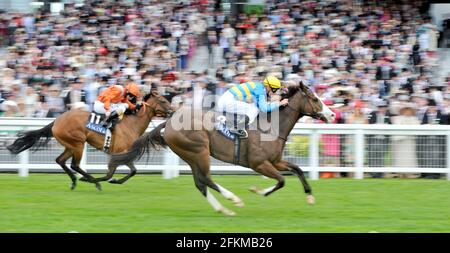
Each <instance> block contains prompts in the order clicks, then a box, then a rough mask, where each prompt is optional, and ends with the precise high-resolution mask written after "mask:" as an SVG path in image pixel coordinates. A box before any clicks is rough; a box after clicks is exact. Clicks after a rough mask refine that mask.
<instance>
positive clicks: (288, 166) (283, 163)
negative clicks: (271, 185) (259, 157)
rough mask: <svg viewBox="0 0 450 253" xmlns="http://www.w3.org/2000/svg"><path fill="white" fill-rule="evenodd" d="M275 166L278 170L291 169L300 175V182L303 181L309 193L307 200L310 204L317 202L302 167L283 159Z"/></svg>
mask: <svg viewBox="0 0 450 253" xmlns="http://www.w3.org/2000/svg"><path fill="white" fill-rule="evenodd" d="M275 167H276V168H277V169H278V170H290V171H291V172H292V173H294V174H296V175H297V176H298V178H299V179H300V182H302V185H303V188H304V190H305V193H306V195H307V196H306V200H307V202H308V204H311V205H312V204H314V203H315V199H314V196H313V195H312V190H311V187H310V186H309V184H308V181H306V178H305V175H304V173H303V171H302V169H300V167H298V166H297V165H295V164H293V163H290V162H288V161H281V162H279V163H277V164H275Z"/></svg>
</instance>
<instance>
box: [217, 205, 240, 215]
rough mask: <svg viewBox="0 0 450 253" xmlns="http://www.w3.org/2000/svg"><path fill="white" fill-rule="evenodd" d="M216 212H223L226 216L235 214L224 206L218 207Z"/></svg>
mask: <svg viewBox="0 0 450 253" xmlns="http://www.w3.org/2000/svg"><path fill="white" fill-rule="evenodd" d="M218 212H219V213H222V214H224V215H226V216H235V215H236V213H235V212H233V211H231V210H229V209H226V208H225V207H223V208H221V209H219V210H218Z"/></svg>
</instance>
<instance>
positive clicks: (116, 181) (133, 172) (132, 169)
mask: <svg viewBox="0 0 450 253" xmlns="http://www.w3.org/2000/svg"><path fill="white" fill-rule="evenodd" d="M127 166H128V168H130V173H128V174H127V175H126V176H124V177H123V178H121V179H112V180H110V181H109V182H110V183H111V184H123V183H125V182H126V181H127V180H128V179H130V178H131V177H133V176H134V175H136V172H137V169H136V167H135V166H134V164H133V163H128V164H127ZM114 170H115V169H114Z"/></svg>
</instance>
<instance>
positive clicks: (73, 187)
mask: <svg viewBox="0 0 450 253" xmlns="http://www.w3.org/2000/svg"><path fill="white" fill-rule="evenodd" d="M76 187H77V184H76V183H75V182H74V183H72V185H70V190H72V191H73V190H74V189H75V188H76Z"/></svg>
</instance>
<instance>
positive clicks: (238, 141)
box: [233, 136, 241, 165]
mask: <svg viewBox="0 0 450 253" xmlns="http://www.w3.org/2000/svg"><path fill="white" fill-rule="evenodd" d="M240 156H241V138H239V137H238V136H236V138H235V139H234V155H233V163H234V164H235V165H239V160H240Z"/></svg>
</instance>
